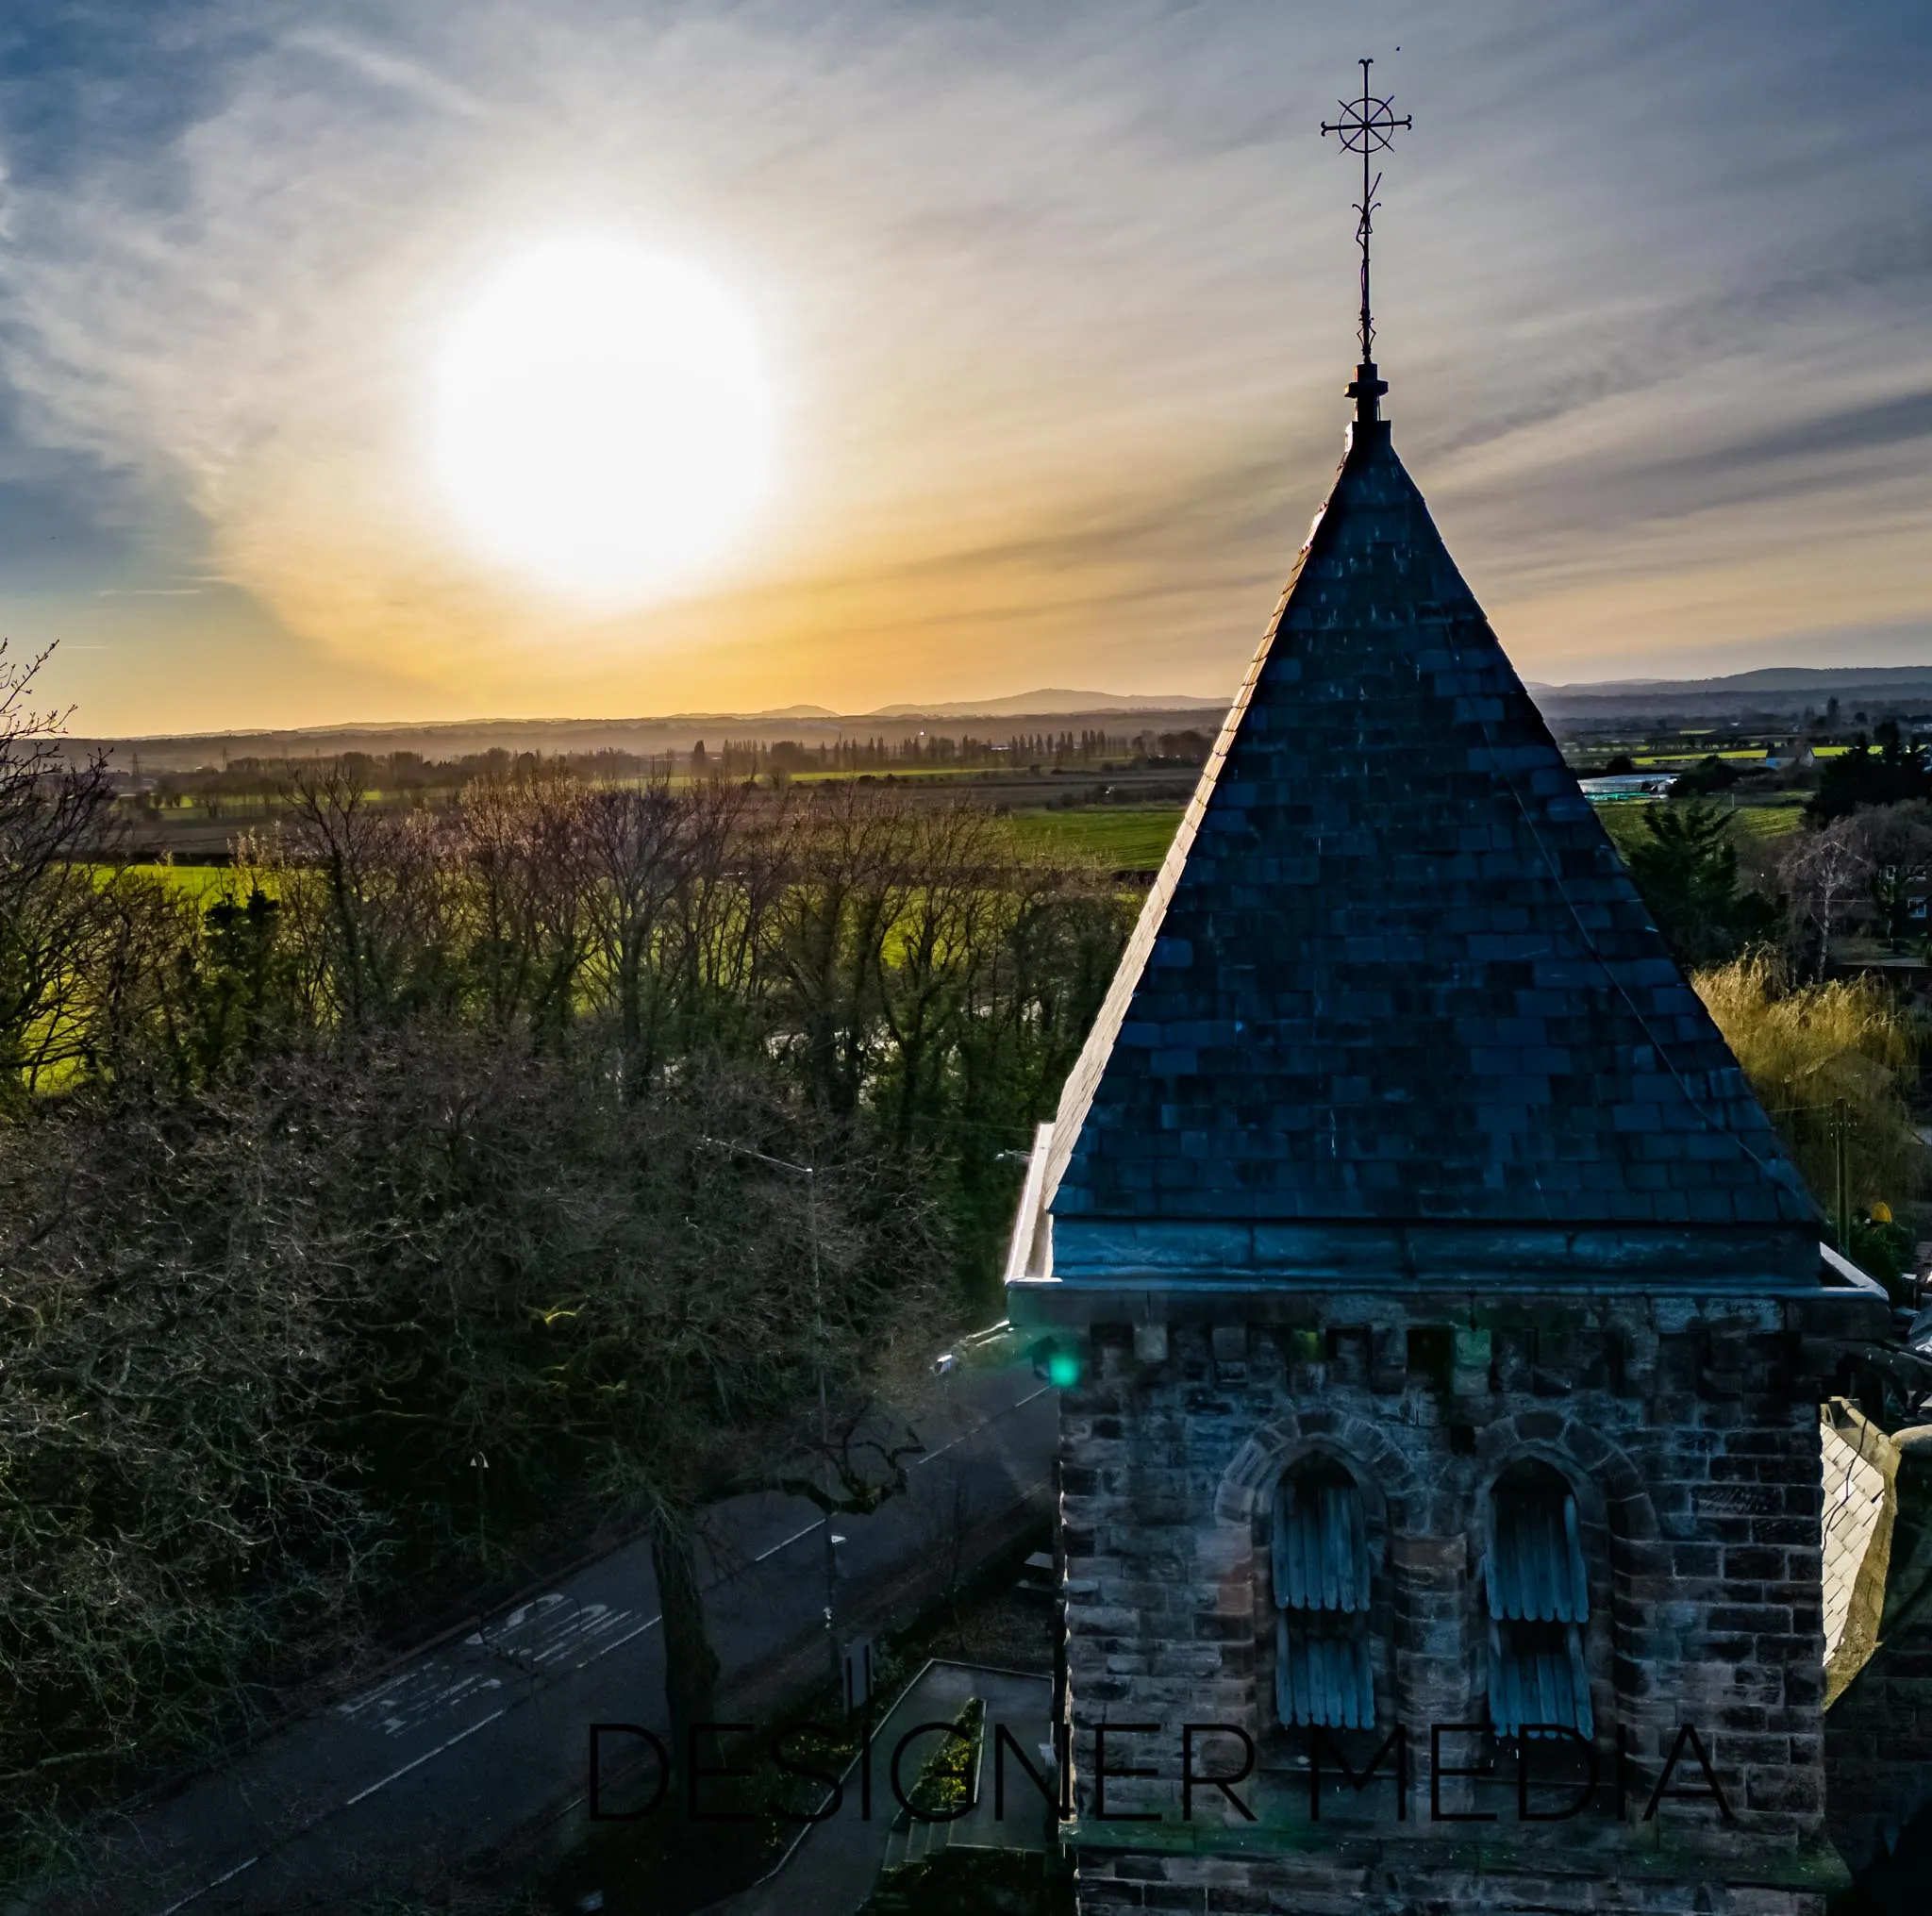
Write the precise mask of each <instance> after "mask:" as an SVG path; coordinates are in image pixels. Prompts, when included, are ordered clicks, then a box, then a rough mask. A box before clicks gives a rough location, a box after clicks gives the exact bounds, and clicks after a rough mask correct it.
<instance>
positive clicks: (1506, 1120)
mask: <svg viewBox="0 0 1932 1916" xmlns="http://www.w3.org/2000/svg"><path fill="white" fill-rule="evenodd" d="M1363 92H1364V104H1363V108H1362V113H1363V117H1364V118H1365V119H1367V120H1369V121H1371V122H1373V121H1374V111H1375V109H1380V110H1381V111H1382V112H1383V113H1385V114H1386V112H1387V103H1386V102H1378V101H1374V100H1373V97H1372V96H1370V95H1369V93H1368V88H1367V75H1366V68H1365V69H1364V88H1363ZM1351 110H1353V109H1351ZM1364 189H1365V190H1364V194H1363V207H1364V208H1368V207H1369V206H1371V205H1372V204H1373V196H1372V189H1371V188H1370V186H1369V183H1368V182H1367V180H1366V179H1365V181H1364ZM1366 223H1367V215H1366V212H1365V213H1364V218H1363V224H1364V226H1366ZM1364 237H1365V236H1364ZM1363 286H1364V314H1363V332H1364V339H1363V355H1362V358H1363V364H1362V365H1361V367H1360V368H1359V369H1358V371H1357V378H1356V381H1355V383H1354V384H1353V385H1352V386H1351V387H1350V388H1349V392H1350V394H1351V396H1353V397H1354V399H1355V401H1356V416H1355V420H1354V423H1353V425H1352V426H1351V427H1350V429H1349V434H1348V440H1347V447H1346V453H1345V456H1344V458H1343V459H1342V462H1341V469H1340V471H1339V473H1338V474H1337V475H1336V478H1335V481H1334V485H1333V487H1332V489H1331V491H1330V492H1329V494H1328V498H1327V502H1326V504H1325V505H1324V508H1322V511H1321V513H1320V514H1319V515H1318V517H1317V518H1316V520H1315V523H1314V526H1313V529H1312V530H1311V532H1310V533H1309V535H1308V539H1307V544H1306V545H1305V546H1304V547H1303V548H1302V551H1301V555H1300V557H1299V558H1298V559H1297V560H1296V562H1295V565H1294V569H1293V572H1292V574H1291V577H1290V580H1289V583H1288V587H1287V590H1286V591H1285V592H1284V593H1283V595H1282V598H1281V601H1280V604H1279V607H1278V608H1277V609H1276V611H1275V615H1274V621H1273V623H1272V625H1271V626H1270V627H1269V630H1268V634H1267V637H1266V638H1265V639H1264V640H1263V641H1262V643H1261V646H1260V649H1259V651H1258V652H1257V655H1256V658H1255V660H1254V663H1253V665H1252V667H1251V669H1250V671H1249V673H1248V675H1247V679H1246V682H1245V684H1244V685H1243V686H1242V688H1241V692H1240V693H1239V695H1238V696H1237V698H1236V699H1235V702H1234V706H1233V708H1232V710H1231V711H1230V712H1229V714H1228V716H1227V720H1226V723H1225V725H1224V726H1223V728H1222V732H1221V735H1220V738H1219V741H1218V742H1217V743H1216V745H1215V747H1214V750H1213V753H1212V756H1211V757H1210V758H1209V760H1208V765H1207V768H1206V770H1205V771H1204V772H1203V774H1202V776H1201V781H1200V785H1199V787H1198V789H1197V791H1195V794H1194V797H1193V800H1192V802H1191V804H1190V806H1189V808H1188V810H1187V814H1186V817H1185V819H1184V821H1183V823H1182V825H1181V827H1180V829H1179V832H1178V833H1177V835H1176V837H1175V840H1174V845H1173V848H1172V850H1171V851H1170V853H1169V855H1168V858H1167V861H1166V863H1165V865H1164V866H1163V868H1162V869H1161V871H1160V874H1159V875H1158V879H1157V881H1156V883H1155V885H1154V887H1153V890H1152V891H1151V893H1150V894H1149V896H1148V899H1147V902H1146V906H1145V908H1144V909H1143V910H1142V912H1141V918H1140V922H1139V925H1138V926H1137V928H1136V930H1135V933H1134V936H1133V939H1132V941H1131V942H1130V944H1129V946H1128V948H1127V951H1126V953H1125V956H1124V958H1123V960H1122V963H1121V967H1120V971H1119V973H1118V975H1117V976H1116V977H1115V979H1114V982H1113V987H1112V990H1111V991H1110V993H1109V995H1108V1000H1107V1003H1106V1005H1105V1008H1103V1010H1102V1012H1101V1015H1100V1018H1099V1021H1098V1023H1097V1024H1096V1025H1095V1027H1094V1030H1093V1032H1092V1034H1091V1039H1090V1041H1089V1042H1088V1044H1087V1047H1086V1049H1085V1051H1084V1053H1083V1054H1082V1056H1081V1058H1080V1059H1079V1061H1078V1063H1077V1065H1076V1066H1075V1068H1074V1072H1073V1074H1072V1075H1071V1077H1070V1078H1069V1080H1068V1082H1067V1085H1066V1088H1065V1091H1064V1094H1063V1096H1062V1098H1061V1100H1060V1104H1059V1108H1058V1115H1057V1116H1056V1118H1055V1120H1054V1122H1053V1123H1052V1124H1051V1125H1042V1126H1041V1132H1040V1136H1039V1139H1038V1141H1037V1144H1036V1147H1035V1150H1034V1154H1033V1158H1032V1161H1031V1164H1030V1166H1029V1170H1028V1175H1027V1179H1026V1185H1025V1190H1024V1195H1023V1198H1022V1203H1021V1210H1020V1214H1019V1218H1018V1221H1017V1225H1016V1229H1015V1234H1014V1240H1013V1247H1012V1253H1011V1258H1010V1260H1009V1264H1008V1300H1009V1306H1010V1310H1011V1315H1012V1318H1013V1321H1014V1323H1015V1324H1016V1325H1026V1326H1031V1327H1033V1328H1034V1334H1035V1335H1036V1336H1038V1337H1039V1338H1041V1339H1045V1338H1049V1337H1050V1338H1051V1339H1052V1340H1053V1341H1054V1342H1055V1344H1056V1346H1057V1355H1058V1358H1059V1360H1060V1361H1059V1362H1058V1363H1057V1364H1056V1366H1055V1369H1056V1373H1057V1374H1063V1375H1069V1376H1074V1378H1075V1380H1074V1381H1072V1382H1069V1383H1068V1384H1067V1385H1066V1387H1065V1389H1064V1391H1063V1393H1062V1397H1061V1410H1060V1446H1059V1478H1060V1499H1059V1524H1060V1545H1061V1549H1060V1556H1061V1558H1062V1561H1063V1576H1064V1585H1063V1591H1064V1600H1065V1682H1064V1685H1063V1686H1062V1689H1063V1692H1064V1700H1063V1703H1062V1705H1061V1716H1062V1727H1063V1729H1064V1730H1065V1732H1066V1733H1067V1735H1068V1738H1069V1746H1070V1752H1071V1768H1072V1772H1073V1775H1074V1802H1073V1815H1072V1818H1071V1820H1070V1821H1068V1822H1067V1823H1066V1824H1064V1825H1063V1831H1062V1834H1063V1840H1064V1841H1066V1843H1067V1844H1068V1845H1069V1847H1070V1849H1071V1851H1072V1853H1073V1855H1074V1858H1075V1860H1076V1862H1077V1866H1078V1896H1079V1907H1080V1908H1081V1910H1082V1911H1083V1912H1088V1916H1101V1912H1113V1911H1124V1910H1129V1909H1133V1910H1140V1909H1157V1908H1158V1909H1174V1910H1180V1909H1191V1910H1197V1911H1208V1912H1218V1911H1228V1912H1233V1911H1243V1912H1247V1911H1258V1910H1281V1911H1296V1912H1307V1916H1315V1912H1320V1916H1344V1912H1350V1916H1352V1912H1362V1916H1412V1912H1416V1911H1419V1910H1426V1911H1430V1912H1435V1916H1475V1912H1478V1911H1480V1912H1482V1916H1500V1912H1503V1911H1510V1912H1517V1911H1524V1912H1527V1911H1592V1912H1600V1911H1618V1912H1626V1911H1627V1912H1630V1916H1636V1912H1638V1911H1642V1912H1644V1916H1675V1912H1679V1911H1682V1912H1686V1916H1689V1912H1691V1911H1707V1912H1710V1916H1820V1912H1822V1910H1823V1908H1824V1895H1825V1893H1826V1892H1827V1891H1830V1890H1832V1889H1835V1888H1836V1887H1838V1886H1839V1885H1840V1883H1841V1882H1842V1881H1843V1880H1844V1877H1843V1872H1842V1869H1841V1866H1840V1864H1839V1863H1838V1861H1837V1859H1836V1858H1835V1857H1834V1855H1833V1853H1832V1852H1831V1850H1830V1847H1829V1845H1828V1843H1827V1841H1825V1838H1824V1773H1823V1769H1822V1764H1821V1742H1822V1737H1823V1699H1824V1640H1823V1635H1822V1628H1821V1617H1820V1608H1821V1598H1820V1575H1819V1562H1820V1530H1819V1524H1820V1500H1821V1490H1820V1450H1819V1444H1820V1439H1819V1403H1820V1400H1821V1397H1822V1396H1824V1395H1825V1394H1827V1393H1828V1390H1829V1377H1830V1374H1831V1372H1832V1370H1833V1369H1834V1367H1835V1364H1836V1349H1837V1347H1838V1345H1839V1343H1840V1341H1841V1340H1843V1339H1845V1338H1847V1337H1850V1336H1853V1335H1867V1334H1870V1333H1871V1331H1872V1330H1874V1329H1875V1328H1882V1325H1883V1319H1884V1307H1883V1302H1882V1300H1880V1299H1874V1297H1873V1296H1872V1294H1871V1291H1870V1290H1869V1289H1868V1288H1864V1286H1863V1284H1862V1281H1861V1280H1860V1279H1859V1278H1858V1276H1857V1274H1856V1273H1853V1272H1852V1271H1851V1270H1850V1269H1849V1267H1847V1266H1844V1265H1842V1264H1841V1263H1840V1261H1839V1260H1837V1259H1836V1258H1832V1257H1831V1256H1830V1255H1829V1254H1827V1253H1825V1252H1824V1251H1823V1250H1822V1248H1821V1244H1820V1231H1819V1221H1818V1218H1817V1215H1816V1212H1815V1210H1814V1208H1813V1206H1812V1204H1811V1202H1810V1200H1809V1198H1808V1197H1807V1194H1806V1192H1805V1190H1804V1188H1803V1185H1802V1184H1801V1182H1800V1180H1799V1178H1798V1176H1797V1175H1796V1172H1795V1171H1794V1169H1793V1167H1792V1165H1791V1163H1790V1160H1789V1158H1787V1156H1786V1154H1785V1152H1784V1150H1783V1148H1782V1146H1781V1145H1780V1143H1779V1141H1778V1139H1777V1136H1776V1133H1775V1132H1774V1129H1773V1127H1772V1125H1771V1124H1770V1123H1769V1121H1768V1120H1767V1118H1766V1116H1765V1114H1764V1112H1763V1111H1762V1109H1761V1108H1759V1106H1758V1104H1757V1100H1756V1099H1755V1097H1754V1096H1753V1094H1752V1092H1751V1091H1750V1088H1749V1087H1748V1085H1747V1084H1746V1082H1745V1080H1744V1078H1743V1075H1742V1074H1741V1073H1740V1071H1739V1069H1738V1066H1737V1064H1736V1062H1735V1060H1734V1059H1733V1058H1732V1057H1731V1055H1730V1053H1729V1052H1728V1050H1727V1049H1726V1047H1725V1045H1724V1041H1723V1039H1722V1038H1721V1037H1720V1036H1719V1034H1718V1032H1717V1030H1716V1028H1715V1027H1714V1026H1713V1025H1712V1024H1711V1022H1710V1019H1709V1017H1708V1016H1707V1013H1706V1011H1705V1009H1704V1007H1703V1005H1702V1004H1701V1003H1700V1002H1699V1000H1698V998H1697V996H1696V994H1695V993H1694V992H1693V991H1691V987H1690V986H1689V985H1688V984H1687V983H1686V981H1685V979H1684V977H1683V976H1682V975H1681V974H1680V973H1679V971H1678V969H1677V967H1676V965H1675V964H1674V961H1673V960H1672V958H1671V957H1670V955H1669V953H1668V952H1667V950H1666V948H1665V946H1664V943H1663V941H1662V939H1661V938H1660V937H1659V935H1658V933H1657V927H1656V926H1655V925H1654V924H1653V923H1652V921H1651V919H1650V916H1649V913H1648V912H1647V911H1646V909H1645V908H1644V906H1643V903H1642V901H1641V898H1640V897H1639V896H1638V894H1637V892H1636V891H1635V890H1634V888H1633V887H1632V885H1631V883H1630V881H1629V879H1628V877H1627V876H1626V875H1625V874H1624V869H1623V866H1622V864H1621V862H1620V860H1619V859H1618V857H1617V855H1616V853H1615V851H1614V850H1613V849H1612V847H1611V845H1610V844H1609V842H1608V841H1607V838H1606V837H1605V835H1604V832H1603V830H1602V827H1601V826H1600V825H1599V824H1598V823H1597V821H1596V819H1595V817H1594V815H1593V814H1592V812H1591V808H1590V807H1589V806H1588V804H1587V803H1586V802H1585V801H1584V799H1583V798H1582V796H1581V795H1580V793H1579V792H1578V791H1577V788H1576V784H1575V781H1574V778H1573V777H1572V776H1571V775H1570V773H1569V772H1568V770H1567V769H1566V768H1565V766H1564V764H1563V761H1562V759H1561V758H1560V756H1559V755H1558V753H1557V747H1556V745H1555V743H1554V742H1553V741H1552V740H1551V737H1550V735H1549V732H1548V730H1547V729H1546V727H1545V726H1544V725H1543V723H1542V720H1541V717H1540V716H1539V714H1538V712H1537V709H1536V708H1535V706H1534V705H1533V704H1532V703H1531V701H1530V699H1529V697H1528V695H1527V694H1526V692H1525V691H1524V688H1523V685H1522V683H1521V681H1520V680H1519V679H1518V677H1517V675H1516V673H1515V671H1514V670H1513V669H1512V668H1511V666H1510V663H1509V661H1508V659H1507V657H1506V656H1505V655H1504V652H1503V650H1502V647H1501V646H1500V644H1499V643H1498V642H1497V640H1496V637H1495V635H1494V633H1493V632H1492V631H1491V629H1490V625H1489V623H1488V621H1487V620H1486V619H1485V618H1484V616H1483V613H1482V610H1481V608H1480V607H1479V606H1478V605H1477V604H1476V602H1475V599H1474V596H1473V595H1472V593H1471V592H1470V590H1469V588H1468V586H1467V585H1465V584H1464V582H1463V580H1462V578H1461V576H1460V575H1459V574H1458V573H1457V569H1456V566H1455V564H1454V562H1453V561H1452V560H1451V558H1450V557H1449V554H1448V552H1447V551H1446V549H1445V548H1444V546H1443V543H1442V541H1441V537H1440V535H1439V534H1438V533H1437V530H1436V527H1435V525H1433V524H1432V523H1431V521H1430V518H1429V513H1428V510H1427V508H1426V507H1425V506H1424V502H1423V498H1422V495H1421V493H1420V492H1419V491H1417V489H1416V486H1415V484H1414V482H1413V481H1412V480H1411V478H1410V477H1409V475H1408V474H1407V471H1406V470H1405V469H1404V467H1403V464H1402V462H1401V460H1400V459H1399V458H1398V457H1397V456H1396V452H1395V448H1394V445H1393V443H1392V441H1391V433H1390V426H1389V423H1388V422H1387V421H1386V420H1384V419H1383V418H1382V417H1381V416H1380V411H1381V408H1380V399H1381V395H1382V393H1383V392H1385V391H1386V390H1387V389H1386V387H1384V386H1383V384H1382V382H1381V380H1380V379H1379V377H1378V376H1377V375H1376V370H1375V367H1374V363H1373V361H1372V360H1371V358H1370V356H1369V337H1370V328H1369V325H1368V318H1367V309H1366V308H1367V266H1366V251H1365V256H1364V268H1363ZM1874 1311H1875V1313H1876V1315H1875V1318H1874Z"/></svg>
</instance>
